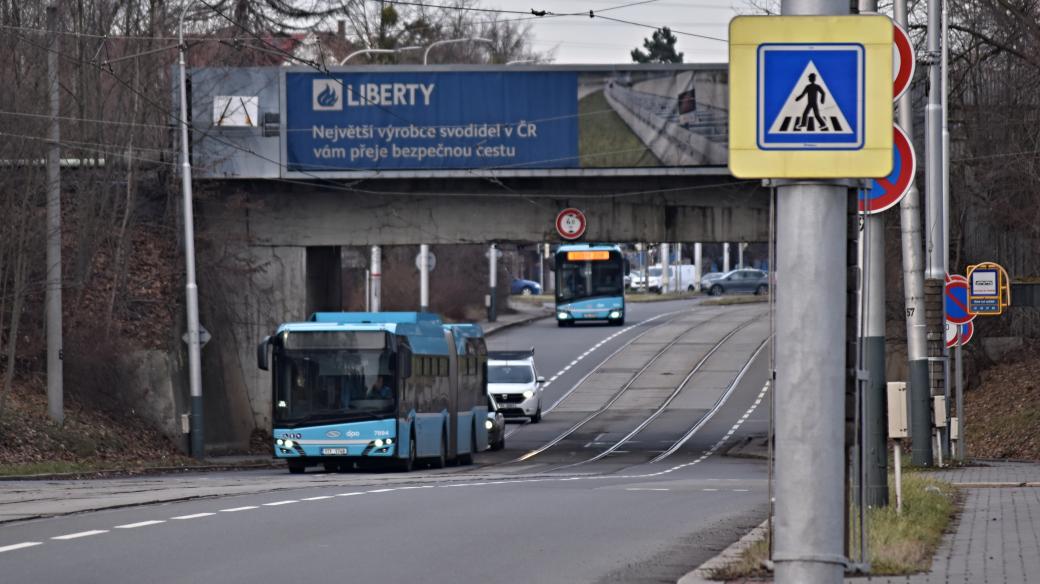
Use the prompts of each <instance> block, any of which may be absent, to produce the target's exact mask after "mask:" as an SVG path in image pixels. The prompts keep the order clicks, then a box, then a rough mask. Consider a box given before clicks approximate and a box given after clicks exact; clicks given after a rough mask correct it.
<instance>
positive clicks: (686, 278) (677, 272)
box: [647, 264, 696, 294]
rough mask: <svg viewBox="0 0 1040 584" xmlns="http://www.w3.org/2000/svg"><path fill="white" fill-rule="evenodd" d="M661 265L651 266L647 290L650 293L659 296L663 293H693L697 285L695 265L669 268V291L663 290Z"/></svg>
mask: <svg viewBox="0 0 1040 584" xmlns="http://www.w3.org/2000/svg"><path fill="white" fill-rule="evenodd" d="M662 271H663V270H662V269H661V265H660V264H655V265H653V266H650V277H649V278H648V279H647V280H648V281H647V288H648V289H649V291H650V292H656V293H658V294H660V293H662V292H679V291H692V290H693V289H694V287H695V284H696V278H694V266H693V264H681V265H678V266H675V265H669V266H668V289H667V290H662V289H661V273H662Z"/></svg>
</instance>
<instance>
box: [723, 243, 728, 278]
mask: <svg viewBox="0 0 1040 584" xmlns="http://www.w3.org/2000/svg"><path fill="white" fill-rule="evenodd" d="M728 271H729V242H726V243H723V244H722V272H723V273H726V272H728Z"/></svg>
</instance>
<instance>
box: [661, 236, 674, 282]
mask: <svg viewBox="0 0 1040 584" xmlns="http://www.w3.org/2000/svg"><path fill="white" fill-rule="evenodd" d="M670 247H671V246H670V245H668V244H667V243H662V244H661V294H664V293H666V292H668V287H669V285H670V284H671V282H670V280H671V278H669V277H668V276H669V274H668V267H669V265H670V263H671V262H670V261H669V260H671V259H672V258H671V257H669V255H670V254H671V250H670V249H669V248H670Z"/></svg>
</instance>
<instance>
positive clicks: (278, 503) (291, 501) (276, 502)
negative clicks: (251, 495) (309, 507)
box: [264, 499, 299, 507]
mask: <svg viewBox="0 0 1040 584" xmlns="http://www.w3.org/2000/svg"><path fill="white" fill-rule="evenodd" d="M292 503H299V501H297V500H296V499H289V500H288V501H275V502H274V503H264V507H277V506H279V505H291V504H292Z"/></svg>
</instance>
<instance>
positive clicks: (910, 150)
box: [859, 125, 917, 215]
mask: <svg viewBox="0 0 1040 584" xmlns="http://www.w3.org/2000/svg"><path fill="white" fill-rule="evenodd" d="M892 131H893V135H892V138H893V141H892V172H891V173H890V174H889V175H888V176H886V177H884V178H876V179H874V180H873V181H871V183H870V190H869V191H861V192H860V195H859V211H860V213H867V214H868V215H871V214H874V213H880V212H882V211H885V210H887V209H890V208H892V207H893V206H895V205H897V204H898V203H899V201H901V200H902V199H903V197H904V196H905V195H906V193H908V192H909V191H910V185H911V184H913V182H914V174H915V173H916V172H917V156H916V155H915V154H914V145H913V144H912V143H911V142H910V138H909V137H908V136H907V135H906V132H904V131H903V129H902V128H900V127H899V126H897V125H893V126H892Z"/></svg>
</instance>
